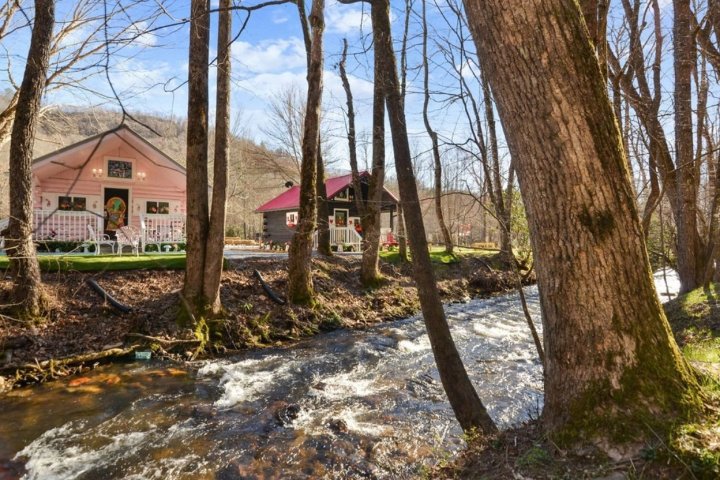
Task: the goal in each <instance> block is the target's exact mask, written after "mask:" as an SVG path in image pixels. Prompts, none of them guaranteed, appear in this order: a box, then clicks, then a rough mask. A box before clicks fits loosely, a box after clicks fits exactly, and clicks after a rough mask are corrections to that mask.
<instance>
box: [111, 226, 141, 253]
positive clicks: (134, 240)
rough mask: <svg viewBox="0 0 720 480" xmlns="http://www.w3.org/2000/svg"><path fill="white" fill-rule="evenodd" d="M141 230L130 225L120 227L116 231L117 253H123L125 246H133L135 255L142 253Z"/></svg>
mask: <svg viewBox="0 0 720 480" xmlns="http://www.w3.org/2000/svg"><path fill="white" fill-rule="evenodd" d="M140 239H141V238H140V231H139V230H138V229H137V228H135V227H133V226H130V225H127V226H125V227H120V229H119V230H118V231H117V233H116V240H117V254H118V255H122V251H123V247H126V246H128V247H131V248H132V250H133V251H134V252H135V256H138V255H140Z"/></svg>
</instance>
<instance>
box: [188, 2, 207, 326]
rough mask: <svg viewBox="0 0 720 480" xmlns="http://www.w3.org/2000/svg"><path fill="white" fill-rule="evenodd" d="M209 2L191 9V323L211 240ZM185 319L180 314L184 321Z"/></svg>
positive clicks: (199, 305)
mask: <svg viewBox="0 0 720 480" xmlns="http://www.w3.org/2000/svg"><path fill="white" fill-rule="evenodd" d="M208 3H209V2H208V0H192V3H191V6H190V12H191V18H190V59H189V67H188V121H187V264H186V267H185V285H184V288H183V297H184V302H183V306H184V309H185V310H189V311H187V312H185V314H187V316H188V317H189V319H190V320H193V319H195V320H197V319H198V315H201V314H203V313H204V307H205V299H204V298H203V276H204V272H205V249H206V242H207V237H208V226H209V225H208V224H209V214H208V209H209V205H208V60H209V51H210V13H209V5H208ZM184 320H186V318H185V315H181V321H184Z"/></svg>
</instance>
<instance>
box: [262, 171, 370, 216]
mask: <svg viewBox="0 0 720 480" xmlns="http://www.w3.org/2000/svg"><path fill="white" fill-rule="evenodd" d="M365 175H368V173H367V172H360V176H361V177H362V176H365ZM351 183H352V174H351V173H348V174H347V175H342V176H340V177H333V178H328V179H327V180H325V188H326V189H327V198H328V199H331V198H333V197H334V196H335V195H337V194H338V193H340V192H341V191H342V190H343V189H345V187H347V186H349V185H350V184H351ZM299 206H300V187H299V186H298V185H295V186H294V187H292V188H289V189H288V190H286V191H284V192H283V193H281V194H280V195H278V196H277V197H275V198H273V199H272V200H270V201H269V202H267V203H265V204H263V205H261V206H260V207H258V208H257V210H255V211H256V212H257V213H262V212H270V211H273V210H288V209H291V208H297V207H299Z"/></svg>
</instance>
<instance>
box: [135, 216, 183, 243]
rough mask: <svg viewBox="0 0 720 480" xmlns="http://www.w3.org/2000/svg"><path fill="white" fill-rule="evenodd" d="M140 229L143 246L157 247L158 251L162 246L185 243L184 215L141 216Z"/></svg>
mask: <svg viewBox="0 0 720 480" xmlns="http://www.w3.org/2000/svg"><path fill="white" fill-rule="evenodd" d="M140 227H141V234H142V244H143V246H147V245H157V246H158V251H160V247H161V245H163V244H178V243H185V242H186V240H187V232H186V228H185V215H183V214H180V213H171V214H160V213H158V214H154V213H148V214H141V215H140Z"/></svg>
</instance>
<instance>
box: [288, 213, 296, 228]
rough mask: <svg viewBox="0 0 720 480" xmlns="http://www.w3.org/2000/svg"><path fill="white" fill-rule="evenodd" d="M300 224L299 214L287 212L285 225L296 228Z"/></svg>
mask: <svg viewBox="0 0 720 480" xmlns="http://www.w3.org/2000/svg"><path fill="white" fill-rule="evenodd" d="M297 223H298V212H287V213H286V214H285V225H287V226H288V227H290V228H295V227H296V226H297Z"/></svg>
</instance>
